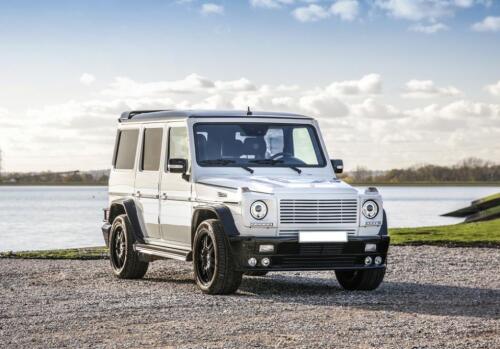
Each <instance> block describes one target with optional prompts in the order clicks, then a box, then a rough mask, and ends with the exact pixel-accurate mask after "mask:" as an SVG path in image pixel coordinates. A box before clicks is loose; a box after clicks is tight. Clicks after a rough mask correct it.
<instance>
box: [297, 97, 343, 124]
mask: <svg viewBox="0 0 500 349" xmlns="http://www.w3.org/2000/svg"><path fill="white" fill-rule="evenodd" d="M299 107H300V108H301V109H302V110H304V111H306V112H307V113H310V114H313V115H315V116H318V115H321V116H322V117H325V118H332V117H342V116H347V115H348V113H349V109H348V108H347V106H346V105H345V104H344V103H343V102H341V101H340V100H339V99H337V98H335V97H332V96H331V95H329V94H319V95H317V94H313V95H306V96H303V97H301V98H300V99H299Z"/></svg>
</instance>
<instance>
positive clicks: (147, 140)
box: [141, 128, 163, 171]
mask: <svg viewBox="0 0 500 349" xmlns="http://www.w3.org/2000/svg"><path fill="white" fill-rule="evenodd" d="M162 137H163V129H161V128H147V129H145V130H144V141H143V144H142V163H141V170H144V171H158V170H159V169H160V157H161V140H162Z"/></svg>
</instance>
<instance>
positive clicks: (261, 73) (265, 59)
mask: <svg viewBox="0 0 500 349" xmlns="http://www.w3.org/2000/svg"><path fill="white" fill-rule="evenodd" d="M0 26H1V28H2V29H1V30H0V42H1V46H0V52H1V54H0V72H1V74H0V78H1V82H2V85H1V88H0V148H1V149H2V150H3V158H4V161H3V167H4V170H8V171H29V170H70V169H84V170H86V169H100V168H107V167H109V164H110V159H111V152H112V145H113V138H114V136H115V127H116V119H117V117H118V115H119V114H120V112H121V111H123V110H127V109H135V108H141V109H142V108H155V109H156V108H209V109H212V108H222V109H233V108H237V109H245V108H246V106H247V105H249V106H251V107H252V109H259V110H279V111H290V112H298V113H304V114H307V115H311V116H314V117H316V118H318V120H319V122H320V124H321V126H322V130H323V134H324V137H325V139H326V141H327V144H328V148H329V152H330V155H331V156H332V157H338V158H343V159H344V162H345V164H346V167H347V168H348V169H352V168H355V167H356V166H366V167H369V168H371V169H388V168H392V167H405V166H409V165H413V164H420V163H435V164H453V163H456V162H458V161H460V160H461V159H463V158H466V157H469V156H475V157H480V158H483V159H487V160H493V161H497V162H499V161H500V1H496V0H495V1H493V0H491V1H488V0H411V1H410V0H371V1H370V0H359V1H356V0H337V1H332V0H324V1H321V0H317V1H314V0H249V1H247V0H241V1H234V0H233V1H229V0H228V1H222V0H221V1H216V0H213V1H196V0H191V1H189V0H179V1H167V0H158V1H153V0H145V1H125V0H87V1H51V0H47V1H43V2H42V1H35V0H33V1H28V0H18V1H2V2H1V3H0Z"/></svg>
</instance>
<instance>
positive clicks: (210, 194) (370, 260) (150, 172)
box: [102, 110, 389, 294]
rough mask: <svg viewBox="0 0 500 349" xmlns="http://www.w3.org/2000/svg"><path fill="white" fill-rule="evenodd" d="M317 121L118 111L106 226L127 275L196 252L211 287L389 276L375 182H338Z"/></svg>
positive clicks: (202, 278)
mask: <svg viewBox="0 0 500 349" xmlns="http://www.w3.org/2000/svg"><path fill="white" fill-rule="evenodd" d="M342 168H343V164H342V161H341V160H331V161H330V160H329V157H328V154H327V151H326V147H325V143H324V141H323V139H322V137H321V133H320V130H319V127H318V123H317V122H316V121H315V120H314V119H312V118H310V117H306V116H302V115H295V114H288V113H283V114H282V113H268V112H266V113H264V112H254V113H252V112H250V111H248V112H238V111H189V110H188V111H179V110H166V111H131V112H124V113H123V114H122V115H121V117H120V118H119V124H118V133H117V137H116V145H115V150H114V154H113V167H112V170H111V175H110V179H109V207H108V208H107V209H105V224H104V225H103V227H102V231H103V235H104V240H105V242H106V245H107V246H108V247H109V252H110V259H111V267H112V269H113V272H114V274H115V275H116V276H117V277H119V278H141V277H143V276H144V274H145V273H146V271H147V269H148V265H149V263H150V262H152V261H154V260H156V259H161V258H172V259H178V260H183V261H189V262H192V263H193V267H194V275H195V278H196V283H197V285H198V287H199V288H200V289H201V290H202V291H203V292H205V293H210V294H227V293H232V292H235V291H236V290H237V289H238V287H239V285H240V283H241V279H242V275H243V274H247V275H253V276H263V275H265V274H266V273H268V272H272V271H297V270H334V271H335V275H336V277H337V280H338V282H339V283H340V285H341V286H342V287H343V288H345V289H348V290H372V289H375V288H377V287H378V286H379V284H380V283H381V282H382V280H383V278H384V274H385V269H386V256H387V250H388V246H389V237H388V234H387V220H386V216H385V212H384V210H383V208H382V198H381V196H380V195H379V193H378V191H377V189H375V188H368V189H366V190H363V191H362V192H358V190H357V189H355V188H353V187H351V186H349V185H347V184H346V183H344V182H342V181H340V180H339V179H338V178H337V177H336V175H335V174H336V173H340V172H342Z"/></svg>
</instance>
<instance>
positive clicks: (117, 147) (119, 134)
mask: <svg viewBox="0 0 500 349" xmlns="http://www.w3.org/2000/svg"><path fill="white" fill-rule="evenodd" d="M126 131H136V132H137V138H136V144H135V153H134V157H133V158H134V160H133V163H132V168H117V167H116V162H117V161H118V152H119V151H120V141H121V138H122V133H123V132H126ZM140 131H141V129H140V128H136V127H134V128H122V129H118V130H117V136H116V140H115V149H114V153H113V163H112V166H113V170H115V171H135V168H136V165H137V148H138V146H139V139H140V137H141V132H140Z"/></svg>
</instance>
